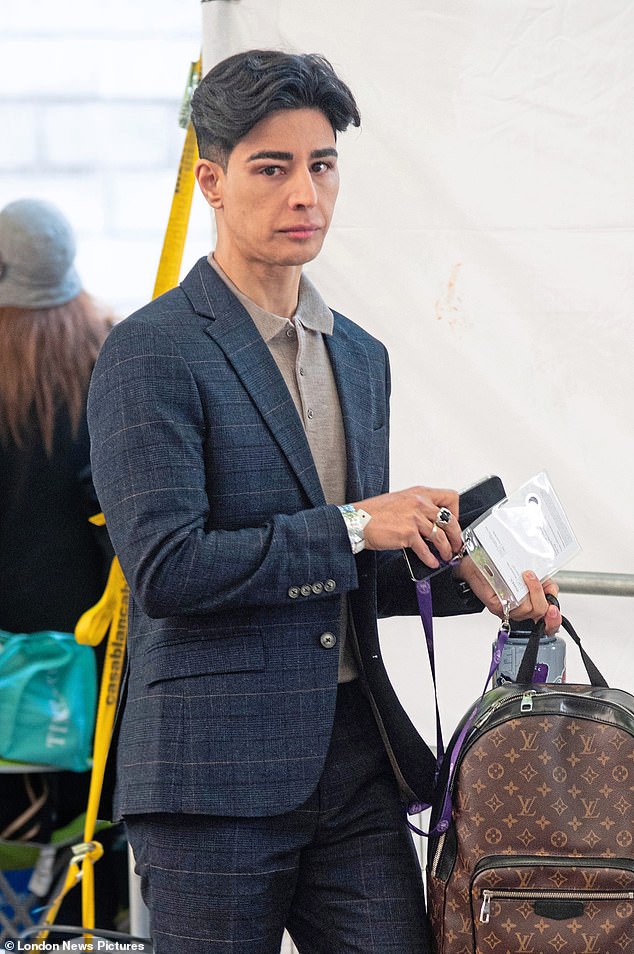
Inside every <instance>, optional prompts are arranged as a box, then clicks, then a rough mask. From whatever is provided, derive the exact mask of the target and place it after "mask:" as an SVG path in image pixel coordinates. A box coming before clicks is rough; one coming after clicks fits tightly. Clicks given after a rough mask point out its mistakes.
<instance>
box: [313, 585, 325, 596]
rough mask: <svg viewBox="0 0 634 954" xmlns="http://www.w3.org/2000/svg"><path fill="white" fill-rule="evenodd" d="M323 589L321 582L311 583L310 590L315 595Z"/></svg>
mask: <svg viewBox="0 0 634 954" xmlns="http://www.w3.org/2000/svg"><path fill="white" fill-rule="evenodd" d="M323 589H324V584H323V583H313V585H312V586H311V590H312V591H313V593H314V594H315V596H319V594H320V593H323Z"/></svg>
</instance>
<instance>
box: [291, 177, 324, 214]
mask: <svg viewBox="0 0 634 954" xmlns="http://www.w3.org/2000/svg"><path fill="white" fill-rule="evenodd" d="M290 185H291V189H290V193H289V202H290V204H291V205H292V206H293V208H298V207H299V206H304V207H305V208H312V206H314V205H316V204H317V189H316V188H315V183H314V181H313V177H312V175H311V172H310V169H298V170H297V171H296V172H295V173H294V175H293V176H292V178H291V182H290Z"/></svg>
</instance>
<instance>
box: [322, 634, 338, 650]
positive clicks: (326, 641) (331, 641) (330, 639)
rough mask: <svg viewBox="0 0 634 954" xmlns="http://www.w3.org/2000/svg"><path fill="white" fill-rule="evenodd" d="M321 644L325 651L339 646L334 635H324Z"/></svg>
mask: <svg viewBox="0 0 634 954" xmlns="http://www.w3.org/2000/svg"><path fill="white" fill-rule="evenodd" d="M319 642H320V643H321V645H322V646H323V647H324V649H332V647H333V646H336V645H337V637H336V636H335V634H334V633H322V634H321V636H320V637H319Z"/></svg>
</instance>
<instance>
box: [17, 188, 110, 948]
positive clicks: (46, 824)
mask: <svg viewBox="0 0 634 954" xmlns="http://www.w3.org/2000/svg"><path fill="white" fill-rule="evenodd" d="M75 249H76V246H75V237H74V234H73V229H72V227H71V225H70V223H69V221H68V220H67V218H66V217H65V216H64V215H63V214H62V212H61V211H60V210H59V209H58V208H57V207H56V206H55V205H52V204H51V203H50V202H46V201H44V200H41V199H36V198H21V199H18V200H17V201H13V202H10V203H9V204H8V205H6V206H5V207H4V208H3V209H2V211H0V362H1V368H2V370H1V373H0V629H2V630H4V631H5V632H8V633H35V632H38V631H41V630H55V631H59V632H68V633H72V632H73V630H74V627H75V624H76V622H77V620H78V619H79V617H80V615H81V614H82V613H83V612H85V610H87V609H88V608H89V607H90V606H93V605H94V604H95V603H96V602H97V600H98V599H99V597H100V596H101V594H102V592H103V587H104V584H105V579H106V575H107V572H108V568H109V565H110V561H111V558H112V551H111V549H110V545H109V541H108V538H107V532H106V531H105V528H95V527H92V526H91V525H90V524H89V523H88V517H89V516H90V515H92V514H94V513H96V512H98V510H99V505H98V502H97V500H96V497H95V493H94V488H93V486H92V479H91V473H90V444H89V437H88V429H87V425H86V392H87V390H88V383H89V380H90V375H91V373H92V368H93V365H94V362H95V359H96V357H97V354H98V352H99V349H100V347H101V345H102V344H103V341H104V340H105V338H106V336H107V334H108V333H109V331H110V328H111V326H112V324H113V322H114V316H113V315H112V314H111V313H110V310H109V309H108V308H106V307H104V306H102V305H101V304H99V303H98V302H96V301H95V299H93V297H92V296H91V295H90V294H88V292H86V291H85V290H84V289H83V287H82V283H81V280H80V278H79V275H78V274H77V271H76V270H75V266H74V260H75ZM102 655H103V653H102V651H101V648H100V649H99V651H98V652H97V657H98V659H100V657H101V656H102ZM0 755H2V753H1V752H0ZM89 780H90V773H88V772H46V771H42V772H38V773H36V774H29V773H19V772H18V773H13V774H10V775H9V774H2V773H0V837H11V838H28V839H29V840H35V841H38V842H41V843H43V842H47V841H48V840H49V838H50V836H51V832H52V831H53V830H54V829H55V828H58V827H61V826H63V825H66V824H68V823H69V822H71V821H72V820H73V819H74V818H75V817H76V816H77V815H79V814H80V813H81V812H82V811H84V810H85V808H86V804H87V799H88V785H89ZM7 832H11V834H10V835H8V834H6V833H7ZM118 838H119V833H118V830H117V829H112V830H111V831H109V832H108V833H104V838H103V839H102V840H103V843H104V845H105V849H106V850H105V853H104V856H103V858H102V859H101V861H100V864H99V866H97V869H96V872H95V875H96V879H97V881H96V883H97V891H96V923H97V926H98V927H104V928H114V927H115V916H116V913H117V908H118V906H119V903H120V898H119V894H118V891H117V889H116V885H118V884H122V883H124V882H123V880H122V878H121V877H120V872H121V870H122V868H123V870H125V865H126V858H125V854H124V853H122V852H121V851H119V850H118V849H116V845H117V839H118ZM100 868H101V870H99V869H100ZM80 900H81V899H80V894H79V892H77V891H74V892H71V893H70V894H69V896H68V897H67V898H66V899H65V900H64V904H63V906H62V908H61V910H60V913H59V915H58V919H57V920H58V921H59V922H60V923H67V924H68V923H70V924H80V923H81V917H82V915H81V904H80ZM0 933H1V932H0Z"/></svg>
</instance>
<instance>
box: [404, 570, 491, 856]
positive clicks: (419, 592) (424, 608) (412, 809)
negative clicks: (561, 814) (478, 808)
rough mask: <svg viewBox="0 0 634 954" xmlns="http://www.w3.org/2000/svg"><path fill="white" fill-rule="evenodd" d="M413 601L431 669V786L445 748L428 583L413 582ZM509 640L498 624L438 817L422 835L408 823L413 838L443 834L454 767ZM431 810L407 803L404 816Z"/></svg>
mask: <svg viewBox="0 0 634 954" xmlns="http://www.w3.org/2000/svg"><path fill="white" fill-rule="evenodd" d="M416 597H417V599H418V608H419V610H420V617H421V620H422V623H423V630H424V632H425V642H426V644H427V653H428V655H429V665H430V668H431V676H432V681H433V684H434V704H435V706H436V746H437V748H436V752H437V755H436V778H435V780H434V781H435V783H437V782H438V777H439V774H440V769H441V766H442V764H443V761H444V759H445V746H444V743H443V738H442V728H441V724H440V711H439V709H438V690H437V687H436V663H435V658H434V623H433V613H432V599H431V586H430V583H429V580H427V579H425V580H417V581H416ZM508 636H509V628H508V625H506V624H504V623H503V624H502V625H501V626H500V629H499V631H498V636H497V641H496V644H495V647H494V650H493V656H492V659H491V665H490V667H489V672H488V675H487V678H486V682H485V683H484V689H483V690H482V695H481V696H480V698H479V699H478V701H477V703H476V704H475V705H474V707H473V709H472V710H471V712H470V713H469V715H468V716H467V718H466V720H465V723H464V725H463V727H462V729H461V730H460V734H459V735H458V738H457V739H456V742H455V745H454V746H453V748H452V750H451V753H450V755H449V770H448V772H447V781H446V783H445V790H444V794H443V801H442V806H441V809H440V813H439V815H438V820H437V822H436V824H435V826H434V827H433V828H432V829H431V831H422V830H421V829H420V828H417V827H416V825H414V824H412V822H411V821H409V820H408V822H407V824H408V825H409V827H410V828H411V829H412V831H414V832H416V834H417V835H424V836H425V838H429V837H431V836H433V835H440V834H442V833H443V832H445V831H447V829H448V828H449V825H450V824H451V816H452V811H453V806H452V803H451V785H452V782H453V778H454V775H455V771H456V764H457V762H458V757H459V755H460V751H461V749H462V746H463V744H464V742H465V739H466V738H467V736H468V734H469V731H470V729H471V726H472V725H473V722H474V719H475V717H476V715H477V714H478V711H479V709H480V704H481V702H482V699H483V697H484V694H485V692H486V691H487V686H488V685H489V681H490V680H491V678H492V677H493V673H494V672H495V670H496V669H497V667H498V665H499V662H500V659H501V658H502V650H503V649H504V646H505V644H506V641H507V639H508ZM430 807H431V806H430V805H429V804H428V803H426V802H410V804H409V805H408V807H407V813H408V815H416V814H418V813H419V812H423V811H425V810H426V809H428V808H430Z"/></svg>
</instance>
